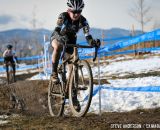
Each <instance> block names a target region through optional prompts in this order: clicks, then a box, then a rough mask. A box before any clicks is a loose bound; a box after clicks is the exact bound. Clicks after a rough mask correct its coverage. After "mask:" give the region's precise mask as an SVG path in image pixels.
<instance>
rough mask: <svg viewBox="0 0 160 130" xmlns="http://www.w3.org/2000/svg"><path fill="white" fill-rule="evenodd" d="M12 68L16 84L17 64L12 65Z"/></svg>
mask: <svg viewBox="0 0 160 130" xmlns="http://www.w3.org/2000/svg"><path fill="white" fill-rule="evenodd" d="M12 68H13V80H14V82H16V66H15V63H14V62H13V63H12Z"/></svg>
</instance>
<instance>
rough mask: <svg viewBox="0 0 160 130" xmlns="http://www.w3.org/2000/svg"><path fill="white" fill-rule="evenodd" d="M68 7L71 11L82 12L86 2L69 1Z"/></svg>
mask: <svg viewBox="0 0 160 130" xmlns="http://www.w3.org/2000/svg"><path fill="white" fill-rule="evenodd" d="M67 6H68V8H69V9H71V10H78V11H80V10H81V11H82V9H83V8H84V2H83V0H67Z"/></svg>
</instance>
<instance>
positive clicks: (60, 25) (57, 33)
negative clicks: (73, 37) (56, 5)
mask: <svg viewBox="0 0 160 130" xmlns="http://www.w3.org/2000/svg"><path fill="white" fill-rule="evenodd" d="M64 19H65V13H61V14H60V15H59V17H58V20H57V25H56V27H55V29H54V31H53V33H52V35H51V39H53V38H56V39H58V38H59V36H60V35H61V34H60V32H61V30H62V29H63V26H64Z"/></svg>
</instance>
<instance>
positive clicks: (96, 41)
mask: <svg viewBox="0 0 160 130" xmlns="http://www.w3.org/2000/svg"><path fill="white" fill-rule="evenodd" d="M90 45H91V46H92V47H98V48H99V47H100V45H101V42H100V40H99V39H96V40H94V39H92V40H91V41H90Z"/></svg>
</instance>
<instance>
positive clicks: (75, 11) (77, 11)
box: [71, 10, 82, 14]
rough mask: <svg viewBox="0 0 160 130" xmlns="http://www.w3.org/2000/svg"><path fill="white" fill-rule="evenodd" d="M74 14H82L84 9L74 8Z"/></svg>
mask: <svg viewBox="0 0 160 130" xmlns="http://www.w3.org/2000/svg"><path fill="white" fill-rule="evenodd" d="M71 12H72V13H73V14H80V13H81V12H82V10H72V11H71Z"/></svg>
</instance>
